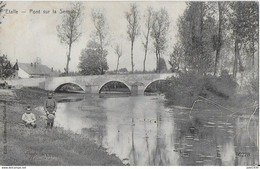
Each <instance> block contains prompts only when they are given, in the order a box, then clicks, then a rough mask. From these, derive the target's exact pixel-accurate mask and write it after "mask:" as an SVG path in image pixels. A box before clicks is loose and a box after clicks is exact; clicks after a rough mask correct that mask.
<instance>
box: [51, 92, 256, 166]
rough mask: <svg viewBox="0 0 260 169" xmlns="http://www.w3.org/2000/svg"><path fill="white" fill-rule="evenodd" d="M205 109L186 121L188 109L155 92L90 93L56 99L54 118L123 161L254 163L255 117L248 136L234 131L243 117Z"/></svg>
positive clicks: (131, 162)
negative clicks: (115, 95) (77, 99)
mask: <svg viewBox="0 0 260 169" xmlns="http://www.w3.org/2000/svg"><path fill="white" fill-rule="evenodd" d="M208 109H212V111H210V112H208V111H205V112H203V111H197V112H193V114H192V115H193V118H192V120H190V119H189V116H188V112H189V111H187V112H185V111H182V110H178V109H172V108H167V107H165V106H164V104H163V98H162V97H159V96H137V97H121V98H98V97H95V96H92V97H90V98H86V100H84V101H80V102H68V103H59V104H58V110H57V118H56V120H57V123H58V124H59V125H60V126H62V127H64V128H65V129H68V130H72V131H74V132H77V133H79V134H84V135H87V136H89V138H92V139H93V140H94V141H95V142H96V143H97V144H99V145H101V146H103V147H105V148H106V149H107V151H108V153H110V154H116V155H117V156H118V157H119V158H120V159H121V160H122V161H123V162H124V163H125V164H130V165H253V164H257V160H258V155H257V153H258V151H257V147H256V142H257V141H256V134H254V133H255V132H254V131H256V130H257V127H258V126H257V120H256V119H254V120H252V122H251V123H250V126H249V130H250V138H249V137H248V134H247V132H245V131H244V132H243V131H242V132H241V133H240V134H237V135H235V134H234V133H237V131H238V130H239V129H241V127H242V128H243V126H244V125H245V123H246V120H244V119H243V118H238V119H236V120H235V119H231V120H230V121H229V122H228V123H227V124H226V123H224V122H226V118H223V117H221V116H220V113H219V112H218V110H214V108H213V107H208ZM205 113H207V115H205ZM191 127H194V128H195V129H192V128H191ZM244 128H245V127H244ZM239 152H242V153H248V154H249V156H247V157H243V156H241V155H239V154H238V153H239Z"/></svg>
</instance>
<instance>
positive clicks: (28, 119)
mask: <svg viewBox="0 0 260 169" xmlns="http://www.w3.org/2000/svg"><path fill="white" fill-rule="evenodd" d="M22 121H23V123H24V125H25V126H26V127H30V126H32V127H33V128H35V127H36V126H37V125H36V117H35V115H34V114H33V113H32V109H31V107H30V106H27V108H26V112H25V113H24V114H23V116H22Z"/></svg>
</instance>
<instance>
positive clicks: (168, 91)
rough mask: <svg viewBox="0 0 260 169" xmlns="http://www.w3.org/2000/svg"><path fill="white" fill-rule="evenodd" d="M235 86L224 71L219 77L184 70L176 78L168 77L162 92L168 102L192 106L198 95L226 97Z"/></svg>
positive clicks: (232, 92) (233, 91)
mask: <svg viewBox="0 0 260 169" xmlns="http://www.w3.org/2000/svg"><path fill="white" fill-rule="evenodd" d="M236 87H237V83H236V82H235V81H234V80H233V79H232V77H231V76H230V75H228V74H227V73H226V72H223V73H222V74H221V76H220V77H216V76H212V75H204V76H203V75H199V74H197V73H196V72H185V73H180V74H179V76H178V77H177V78H174V77H172V78H170V79H169V81H168V83H167V87H166V88H165V91H164V93H165V97H166V99H167V100H168V103H169V104H174V105H183V106H192V103H193V102H194V101H195V100H197V99H198V97H199V96H203V97H211V96H214V97H215V96H217V97H221V98H223V99H228V98H229V97H230V96H232V95H233V94H234V93H235V90H236Z"/></svg>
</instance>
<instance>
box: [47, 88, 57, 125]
mask: <svg viewBox="0 0 260 169" xmlns="http://www.w3.org/2000/svg"><path fill="white" fill-rule="evenodd" d="M44 110H45V112H46V116H47V127H50V128H52V127H53V124H54V119H55V112H56V110H57V102H56V101H55V100H54V99H53V93H52V92H49V93H48V98H47V99H46V101H45V103H44Z"/></svg>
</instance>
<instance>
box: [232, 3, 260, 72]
mask: <svg viewBox="0 0 260 169" xmlns="http://www.w3.org/2000/svg"><path fill="white" fill-rule="evenodd" d="M230 8H231V10H232V11H231V14H230V15H229V20H230V29H231V30H232V32H233V34H232V35H233V37H232V39H233V41H234V44H235V58H234V66H233V76H234V77H236V74H237V72H238V71H244V66H243V63H242V58H241V54H240V53H241V52H240V50H241V49H242V46H243V45H245V46H246V48H247V50H249V51H250V52H249V56H248V57H251V58H252V67H253V66H254V60H255V59H254V55H255V53H256V51H257V49H258V47H255V44H258V43H259V42H258V36H259V35H258V34H259V9H258V8H259V4H258V3H257V2H253V1H252V2H230ZM238 65H239V68H237V67H238Z"/></svg>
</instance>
